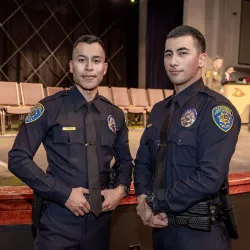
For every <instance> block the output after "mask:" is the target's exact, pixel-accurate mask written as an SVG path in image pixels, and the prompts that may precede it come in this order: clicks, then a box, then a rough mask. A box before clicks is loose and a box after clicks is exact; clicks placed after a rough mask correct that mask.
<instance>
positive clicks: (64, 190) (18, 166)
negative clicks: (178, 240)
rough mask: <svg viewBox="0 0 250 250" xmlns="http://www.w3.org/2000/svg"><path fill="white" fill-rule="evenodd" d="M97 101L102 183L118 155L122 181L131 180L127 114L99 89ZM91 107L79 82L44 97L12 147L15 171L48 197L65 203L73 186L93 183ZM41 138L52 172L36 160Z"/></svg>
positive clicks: (118, 182)
mask: <svg viewBox="0 0 250 250" xmlns="http://www.w3.org/2000/svg"><path fill="white" fill-rule="evenodd" d="M93 104H94V107H95V112H94V119H95V130H96V133H97V154H98V162H99V169H100V182H101V187H102V188H105V187H106V185H107V184H108V181H109V180H108V179H109V173H110V162H111V160H112V158H113V157H115V160H116V162H117V163H118V164H120V168H119V171H118V174H117V184H123V185H127V186H129V185H130V182H131V172H132V158H131V155H130V150H129V145H128V129H127V127H126V124H125V119H124V114H123V112H122V111H121V110H120V109H119V108H118V107H116V106H115V105H113V104H112V103H110V102H109V101H108V100H107V99H105V98H104V97H102V96H99V95H97V96H96V98H95V99H94V101H93ZM86 112H87V101H86V100H85V98H84V97H83V96H82V94H81V93H80V92H79V90H78V89H77V88H76V86H73V87H72V88H71V89H70V90H69V91H61V92H59V93H56V94H55V95H53V96H49V97H47V98H45V99H43V100H42V101H41V102H40V104H39V105H37V107H36V109H34V110H33V111H32V113H30V115H29V116H28V117H26V119H25V121H26V122H25V123H23V124H22V126H21V128H20V131H19V133H18V135H17V137H16V140H15V143H14V145H13V148H12V149H11V151H10V152H9V169H10V171H11V172H12V173H14V174H15V175H16V176H17V177H19V178H20V179H21V180H22V181H24V182H25V183H26V184H27V185H28V186H30V187H31V188H32V189H33V190H34V191H36V192H37V193H38V194H39V195H41V196H42V197H44V198H47V199H49V200H54V201H56V202H59V203H60V204H64V203H65V202H66V201H67V199H68V198H69V195H70V193H71V189H72V188H76V187H84V188H88V168H87V153H86V145H85V144H86V138H85V137H86V136H85V114H86ZM111 121H115V124H114V122H113V123H112V122H111ZM41 143H43V146H44V148H45V150H46V153H47V159H48V163H49V166H48V169H47V171H46V173H44V172H43V171H42V169H40V168H39V167H38V166H37V165H36V163H35V162H34V161H33V157H34V155H35V153H36V151H37V149H38V148H39V146H40V144H41Z"/></svg>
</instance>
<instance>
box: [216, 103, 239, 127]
mask: <svg viewBox="0 0 250 250" xmlns="http://www.w3.org/2000/svg"><path fill="white" fill-rule="evenodd" d="M212 117H213V120H214V123H215V124H216V125H217V127H218V128H219V129H221V130H222V131H224V132H228V131H229V130H230V129H231V128H232V126H233V122H234V116H233V111H232V110H231V109H230V108H229V107H227V106H223V105H220V106H216V107H215V108H213V110H212Z"/></svg>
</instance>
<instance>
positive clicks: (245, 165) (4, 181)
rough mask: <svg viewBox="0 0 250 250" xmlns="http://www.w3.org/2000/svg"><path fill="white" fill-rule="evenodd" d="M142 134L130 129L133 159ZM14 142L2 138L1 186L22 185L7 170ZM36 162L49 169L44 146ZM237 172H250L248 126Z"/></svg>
mask: <svg viewBox="0 0 250 250" xmlns="http://www.w3.org/2000/svg"><path fill="white" fill-rule="evenodd" d="M142 133H143V128H141V127H137V128H135V127H130V128H129V140H130V141H129V144H130V149H131V153H132V156H133V158H135V155H136V151H137V149H138V146H139V142H140V138H141V135H142ZM14 140H15V136H14V135H6V136H0V186H1V185H21V183H20V182H18V181H16V180H15V178H13V175H12V174H11V173H10V172H9V171H8V168H7V161H8V151H9V150H10V149H11V147H12V145H13V142H14ZM221 150H223V148H222V149H221ZM34 160H35V162H36V163H37V164H38V166H39V167H41V168H42V169H46V168H47V160H46V154H45V151H44V148H43V146H40V148H39V150H38V151H37V153H36V155H35V157H34ZM235 172H250V131H249V130H248V128H247V126H246V125H243V126H242V128H241V132H240V136H239V140H238V144H237V147H236V151H235V153H234V155H233V158H232V161H231V163H230V173H235Z"/></svg>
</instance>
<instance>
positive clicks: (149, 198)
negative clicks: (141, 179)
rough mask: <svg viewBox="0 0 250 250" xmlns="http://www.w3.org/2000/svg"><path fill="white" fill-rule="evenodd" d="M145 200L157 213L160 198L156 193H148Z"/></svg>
mask: <svg viewBox="0 0 250 250" xmlns="http://www.w3.org/2000/svg"><path fill="white" fill-rule="evenodd" d="M145 202H146V203H147V205H148V206H149V207H150V208H151V209H152V211H153V213H154V214H155V215H156V214H157V213H158V212H159V206H158V199H157V198H156V196H155V194H154V193H152V192H150V193H148V194H147V196H146V198H145Z"/></svg>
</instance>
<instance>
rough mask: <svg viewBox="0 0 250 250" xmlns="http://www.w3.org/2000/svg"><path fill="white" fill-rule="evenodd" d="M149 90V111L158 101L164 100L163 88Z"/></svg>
mask: <svg viewBox="0 0 250 250" xmlns="http://www.w3.org/2000/svg"><path fill="white" fill-rule="evenodd" d="M147 92H148V98H149V104H150V108H149V111H151V109H152V108H153V106H154V105H155V104H156V103H157V102H160V101H162V100H164V95H163V91H162V89H147Z"/></svg>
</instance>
